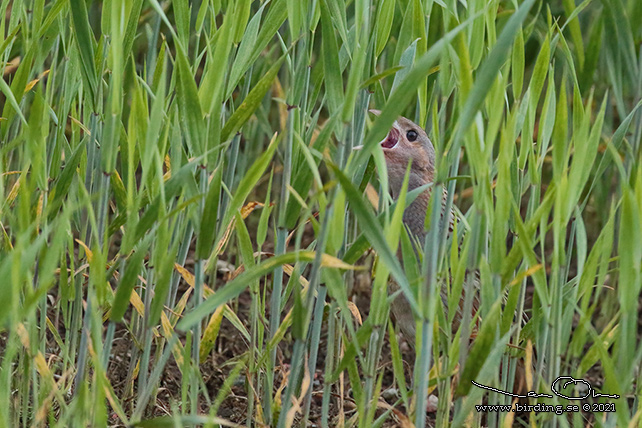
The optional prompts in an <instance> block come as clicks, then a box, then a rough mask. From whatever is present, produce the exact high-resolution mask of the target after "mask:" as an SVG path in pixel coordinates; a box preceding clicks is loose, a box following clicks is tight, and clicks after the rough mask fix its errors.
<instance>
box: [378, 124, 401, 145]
mask: <svg viewBox="0 0 642 428" xmlns="http://www.w3.org/2000/svg"><path fill="white" fill-rule="evenodd" d="M399 138H401V131H400V130H399V128H398V127H397V122H395V123H394V124H393V125H392V128H391V129H390V132H388V136H386V138H385V139H384V140H383V141H382V142H381V143H380V144H381V147H383V148H384V149H392V148H394V147H395V146H396V145H397V143H398V142H399Z"/></svg>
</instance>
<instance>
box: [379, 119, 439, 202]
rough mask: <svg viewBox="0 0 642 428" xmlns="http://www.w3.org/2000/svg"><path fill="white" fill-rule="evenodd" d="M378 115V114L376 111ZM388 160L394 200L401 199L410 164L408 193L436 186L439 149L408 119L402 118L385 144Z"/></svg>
mask: <svg viewBox="0 0 642 428" xmlns="http://www.w3.org/2000/svg"><path fill="white" fill-rule="evenodd" d="M373 113H374V114H377V113H378V112H377V111H373ZM380 144H381V149H382V150H383V154H384V156H385V158H386V166H387V169H388V182H389V183H390V190H391V191H392V194H393V196H395V197H396V196H397V195H399V192H400V191H401V186H402V185H403V179H404V176H405V174H406V168H407V167H408V164H409V163H410V177H409V185H408V190H412V189H415V188H417V187H419V186H422V185H424V184H427V183H432V182H433V179H434V176H435V148H434V147H433V145H432V143H431V141H430V139H429V138H428V135H427V134H426V131H424V130H423V129H422V128H421V127H420V126H419V125H417V124H415V123H414V122H412V121H411V120H409V119H406V118H405V117H399V118H398V119H397V120H396V121H395V122H394V123H393V124H392V128H391V129H390V131H389V132H388V135H387V136H386V138H384V139H383V140H382V141H381V143H380Z"/></svg>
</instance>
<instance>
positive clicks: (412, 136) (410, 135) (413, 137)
mask: <svg viewBox="0 0 642 428" xmlns="http://www.w3.org/2000/svg"><path fill="white" fill-rule="evenodd" d="M418 136H419V135H418V134H417V131H415V130H414V129H411V130H410V131H408V132H406V138H407V139H408V141H416V140H417V137H418Z"/></svg>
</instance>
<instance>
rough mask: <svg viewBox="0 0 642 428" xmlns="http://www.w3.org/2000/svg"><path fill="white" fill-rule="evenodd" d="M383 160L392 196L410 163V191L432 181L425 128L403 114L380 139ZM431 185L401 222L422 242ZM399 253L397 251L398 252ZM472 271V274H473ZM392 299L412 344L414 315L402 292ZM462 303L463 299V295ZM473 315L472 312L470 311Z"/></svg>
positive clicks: (449, 217)
mask: <svg viewBox="0 0 642 428" xmlns="http://www.w3.org/2000/svg"><path fill="white" fill-rule="evenodd" d="M371 112H372V113H374V114H379V112H378V111H377V110H371ZM380 145H381V150H382V151H383V154H384V158H385V160H386V170H387V176H388V183H389V191H390V193H391V195H392V197H393V199H397V198H398V197H399V195H400V193H401V190H402V186H403V181H404V177H405V175H406V170H407V168H408V165H409V164H410V173H409V177H408V189H407V191H408V192H410V191H412V190H415V189H417V188H419V187H421V186H424V185H426V184H431V183H433V182H434V179H435V174H436V171H435V148H434V146H433V145H432V142H431V141H430V138H429V137H428V135H427V134H426V131H425V130H424V129H423V128H422V127H420V126H419V125H417V124H416V123H414V122H413V121H411V120H410V119H407V118H405V117H403V116H400V117H398V118H397V120H395V122H394V123H393V125H392V128H391V129H390V131H389V132H388V134H387V135H386V137H385V138H384V139H383V140H382V141H381V142H380ZM431 193H432V188H431V187H428V188H427V189H426V190H424V191H423V192H422V193H420V194H419V195H418V196H417V198H416V199H415V200H414V201H413V202H412V203H410V205H409V206H408V207H407V208H406V209H405V211H404V213H403V224H404V226H405V228H406V229H407V231H408V233H409V235H410V236H411V238H412V239H413V240H414V241H415V242H418V243H419V244H423V242H424V241H425V239H426V229H425V227H424V224H425V219H426V212H427V211H428V205H429V203H430V196H431ZM447 196H448V192H447V190H446V189H444V190H443V192H442V201H441V202H442V203H441V207H442V212H441V215H442V218H443V217H446V219H445V220H446V221H447V222H448V237H447V238H450V235H451V234H452V232H453V230H454V224H455V219H456V216H455V212H454V210H453V209H450V210H449V211H448V212H447V213H446V198H447ZM398 254H399V256H401V254H400V252H398ZM473 275H474V274H473ZM473 280H474V283H475V284H476V285H477V286H478V285H479V280H478V277H477V276H474V277H473ZM398 289H399V286H398V285H397V283H396V281H394V279H390V280H389V282H388V292H389V293H390V294H393V293H395V292H396V291H397V290H398ZM397 294H398V295H397V297H396V298H395V299H394V300H393V301H392V302H391V310H392V313H393V315H394V317H395V320H396V323H397V326H398V327H399V330H400V331H401V333H402V334H403V336H404V338H405V339H406V341H407V342H408V343H409V344H410V345H411V346H413V345H414V341H415V329H416V324H415V319H414V316H413V313H412V310H411V307H410V304H409V302H408V300H406V298H405V297H404V296H403V295H402V294H401V293H397ZM440 296H441V300H442V303H443V304H444V307H445V308H448V305H447V303H448V294H447V290H446V288H445V287H441V290H440ZM462 304H463V299H462ZM462 304H460V305H459V307H457V308H454V309H455V310H456V311H457V313H456V314H455V316H454V319H453V325H452V329H453V331H456V330H457V329H458V328H459V325H460V322H461V318H462V316H461V315H462V314H461V310H462V306H463V305H462ZM478 307H479V304H478V299H474V301H473V310H474V312H476V311H477V309H478ZM472 315H473V316H474V313H473V314H472Z"/></svg>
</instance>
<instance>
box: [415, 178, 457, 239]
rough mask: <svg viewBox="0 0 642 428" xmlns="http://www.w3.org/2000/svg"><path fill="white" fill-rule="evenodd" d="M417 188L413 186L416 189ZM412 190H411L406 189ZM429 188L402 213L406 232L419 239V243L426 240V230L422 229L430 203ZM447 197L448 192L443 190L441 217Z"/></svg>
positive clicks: (450, 217) (449, 219) (450, 220)
mask: <svg viewBox="0 0 642 428" xmlns="http://www.w3.org/2000/svg"><path fill="white" fill-rule="evenodd" d="M417 187H419V186H415V187H414V188H417ZM408 190H409V191H410V190H413V189H410V188H409V189H408ZM431 193H432V192H431V188H429V189H426V190H425V191H423V192H422V193H421V194H420V195H419V196H417V198H416V199H415V200H414V201H413V202H412V203H411V204H410V205H408V207H407V208H406V210H405V211H404V213H403V222H404V224H405V225H406V227H407V228H408V231H409V232H411V233H412V234H413V235H414V236H416V237H417V238H418V239H419V242H422V243H423V242H424V240H425V238H426V228H425V227H424V225H425V222H426V213H427V211H428V206H429V204H430V203H431V202H430V195H431ZM447 196H448V191H447V190H446V189H443V193H442V200H441V215H442V216H443V215H444V210H445V208H446V206H445V205H446V198H447ZM448 221H449V222H450V223H452V213H451V215H450V216H449V218H448Z"/></svg>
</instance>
